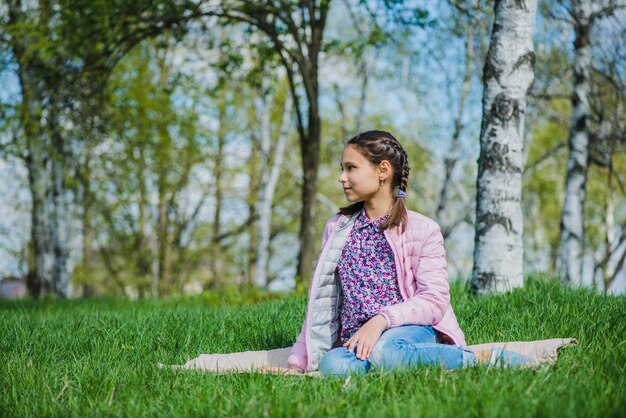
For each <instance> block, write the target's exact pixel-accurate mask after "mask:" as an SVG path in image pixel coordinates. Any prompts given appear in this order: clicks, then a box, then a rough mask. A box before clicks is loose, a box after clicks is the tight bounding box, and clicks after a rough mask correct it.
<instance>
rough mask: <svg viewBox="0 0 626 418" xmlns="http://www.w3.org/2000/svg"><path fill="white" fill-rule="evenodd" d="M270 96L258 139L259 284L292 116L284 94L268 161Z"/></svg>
mask: <svg viewBox="0 0 626 418" xmlns="http://www.w3.org/2000/svg"><path fill="white" fill-rule="evenodd" d="M270 105H271V100H270V99H269V98H267V97H266V99H265V100H264V109H263V118H262V125H263V128H262V129H261V132H262V134H263V138H262V139H261V158H262V165H261V167H262V169H261V170H262V171H261V188H260V190H259V200H258V214H259V221H258V222H259V224H258V231H259V232H258V238H259V242H258V246H257V255H256V269H255V270H256V278H255V283H256V285H257V286H259V287H265V286H267V282H268V277H267V276H268V265H269V249H270V248H269V247H270V229H271V225H272V203H273V200H274V192H275V191H276V185H277V184H278V175H279V174H280V169H281V166H282V164H283V156H284V153H285V145H286V143H287V133H288V128H289V121H290V116H291V106H292V100H291V96H289V95H287V97H286V98H285V103H284V105H283V119H282V122H281V125H280V130H279V133H278V139H277V140H276V145H275V149H274V152H273V161H272V163H271V164H270V144H271V138H270V125H269V124H270V119H269V111H270Z"/></svg>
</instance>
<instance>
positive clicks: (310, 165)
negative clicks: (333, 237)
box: [297, 97, 321, 283]
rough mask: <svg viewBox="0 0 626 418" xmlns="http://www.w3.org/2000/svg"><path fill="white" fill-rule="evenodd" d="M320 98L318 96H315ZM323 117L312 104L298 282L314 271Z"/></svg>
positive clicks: (303, 140) (305, 157) (302, 144)
mask: <svg viewBox="0 0 626 418" xmlns="http://www.w3.org/2000/svg"><path fill="white" fill-rule="evenodd" d="M316 100H317V97H316ZM320 125H321V123H320V117H319V113H318V109H317V105H313V104H312V103H311V104H310V109H309V130H308V136H307V137H304V138H301V141H300V149H301V153H302V180H303V185H302V214H301V218H300V255H299V257H298V277H297V281H298V282H299V283H304V282H305V281H306V280H307V279H308V278H310V277H311V275H312V274H313V269H314V267H315V266H314V263H315V254H316V250H315V249H316V248H317V245H319V244H317V243H316V242H315V241H316V223H315V221H316V219H317V218H316V215H317V169H318V167H319V164H320Z"/></svg>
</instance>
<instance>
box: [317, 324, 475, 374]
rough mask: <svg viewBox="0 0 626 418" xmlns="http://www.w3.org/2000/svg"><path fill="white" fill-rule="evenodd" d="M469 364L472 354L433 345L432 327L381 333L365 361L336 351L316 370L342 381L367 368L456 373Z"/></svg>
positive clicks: (354, 355)
mask: <svg viewBox="0 0 626 418" xmlns="http://www.w3.org/2000/svg"><path fill="white" fill-rule="evenodd" d="M473 364H476V357H475V356H474V353H473V352H472V350H470V349H469V348H464V347H459V346H455V345H447V344H439V343H437V336H436V334H435V330H434V329H433V327H431V326H422V325H404V326H401V327H397V328H390V329H388V330H386V331H385V332H383V333H382V335H381V336H380V338H379V339H378V341H377V342H376V344H375V345H374V347H373V348H372V352H371V354H370V357H369V358H368V359H366V360H360V359H358V358H357V357H356V348H355V350H354V352H353V353H351V352H349V351H348V348H347V347H338V348H334V349H332V350H330V351H329V352H327V353H326V354H325V355H324V357H322V360H321V361H320V365H319V370H320V372H321V373H322V375H324V376H334V377H342V376H346V375H348V374H363V373H367V372H368V371H369V370H370V368H371V367H373V368H374V369H375V370H376V369H378V370H393V369H403V368H407V367H412V366H417V365H426V366H441V367H444V368H446V369H456V368H458V367H465V366H469V365H473Z"/></svg>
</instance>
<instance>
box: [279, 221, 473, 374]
mask: <svg viewBox="0 0 626 418" xmlns="http://www.w3.org/2000/svg"><path fill="white" fill-rule="evenodd" d="M342 220H346V217H345V216H343V215H335V216H333V217H332V218H331V219H330V220H329V221H328V222H327V223H326V228H325V229H324V236H323V238H322V251H321V253H320V257H319V259H318V262H317V267H316V268H315V273H314V275H313V279H312V282H311V288H310V290H309V302H308V307H307V316H306V319H305V321H304V323H303V325H302V330H301V332H300V335H299V336H298V338H297V340H296V343H295V344H294V345H293V347H292V349H291V354H290V355H289V359H288V362H289V365H290V366H292V367H296V368H298V369H301V370H309V369H310V368H311V362H310V361H309V347H308V344H309V332H310V329H309V328H310V327H309V323H310V319H311V318H310V315H311V306H312V305H311V302H312V301H311V295H312V294H314V293H313V290H314V289H315V288H316V286H317V284H318V280H319V275H320V270H321V269H320V266H321V265H323V264H324V261H325V260H326V258H327V257H328V247H329V246H330V242H331V241H332V238H333V236H334V233H335V231H336V229H337V226H338V224H339V223H340V221H342ZM384 234H385V237H386V238H387V241H388V242H389V244H390V246H391V248H392V250H393V254H394V259H395V264H396V268H397V274H398V283H399V287H400V293H401V294H402V298H403V299H404V302H402V303H398V304H396V305H392V306H387V307H386V308H384V309H383V310H382V311H381V312H380V313H381V314H382V315H383V316H384V317H385V319H387V328H394V327H399V326H401V325H405V324H417V325H432V326H433V328H435V329H436V330H437V331H439V332H440V333H442V334H444V335H445V336H448V337H449V338H450V339H451V340H452V342H454V344H455V345H459V346H465V336H464V335H463V332H462V331H461V328H460V327H459V324H458V322H457V319H456V316H455V315H454V311H453V310H452V306H451V305H450V286H449V284H448V270H447V264H446V252H445V248H444V245H443V236H442V235H441V231H440V228H439V226H438V225H437V223H435V222H434V221H433V220H431V219H429V218H427V217H426V216H424V215H421V214H419V213H417V212H413V211H408V222H407V227H406V230H405V231H404V233H400V229H399V228H398V227H394V228H390V229H387V230H385V232H384Z"/></svg>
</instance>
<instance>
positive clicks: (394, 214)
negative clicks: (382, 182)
mask: <svg viewBox="0 0 626 418" xmlns="http://www.w3.org/2000/svg"><path fill="white" fill-rule="evenodd" d="M348 145H351V146H353V147H355V148H356V149H357V150H358V151H359V152H360V153H361V154H362V155H363V156H364V157H365V158H366V159H367V160H368V161H369V162H370V163H372V164H374V165H378V164H380V163H381V162H382V161H383V160H387V161H389V163H390V164H391V167H392V168H393V177H392V180H391V189H392V192H393V191H395V190H396V189H397V190H398V191H401V192H403V193H401V196H400V197H399V196H396V197H395V198H394V202H393V205H392V206H391V210H390V211H389V217H388V218H387V219H386V220H385V221H384V222H383V223H381V224H380V227H381V228H383V229H387V228H391V227H394V226H400V227H401V230H402V231H404V229H405V228H406V222H407V213H406V206H405V204H404V198H403V196H404V194H405V193H406V188H407V183H408V181H409V170H410V168H409V159H408V156H407V154H406V151H404V148H402V145H400V142H398V140H397V139H396V138H395V137H394V136H393V135H391V134H390V133H389V132H385V131H367V132H363V133H360V134H358V135H357V136H355V137H353V138H351V139H350V140H348V142H347V144H346V146H348ZM364 204H365V202H357V203H353V204H352V205H349V206H346V207H344V208H341V209H340V210H339V213H340V214H342V215H347V216H350V215H352V214H354V213H356V212H358V211H360V210H361V209H362V208H363V206H364Z"/></svg>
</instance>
